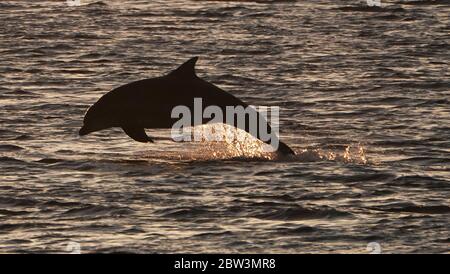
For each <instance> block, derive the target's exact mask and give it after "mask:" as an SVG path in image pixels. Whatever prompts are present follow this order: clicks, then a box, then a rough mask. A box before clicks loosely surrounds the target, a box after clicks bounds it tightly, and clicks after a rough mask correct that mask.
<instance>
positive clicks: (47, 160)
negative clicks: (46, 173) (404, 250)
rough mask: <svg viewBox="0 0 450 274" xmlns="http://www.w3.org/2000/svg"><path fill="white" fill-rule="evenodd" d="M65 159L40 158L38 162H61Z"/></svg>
mask: <svg viewBox="0 0 450 274" xmlns="http://www.w3.org/2000/svg"><path fill="white" fill-rule="evenodd" d="M63 161H64V160H62V159H54V158H43V159H40V160H38V161H36V162H38V163H43V164H55V163H59V162H63Z"/></svg>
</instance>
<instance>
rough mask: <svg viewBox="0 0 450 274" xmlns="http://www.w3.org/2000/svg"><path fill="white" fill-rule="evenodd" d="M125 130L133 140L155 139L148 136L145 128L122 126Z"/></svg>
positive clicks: (143, 141) (146, 141) (144, 141)
mask: <svg viewBox="0 0 450 274" xmlns="http://www.w3.org/2000/svg"><path fill="white" fill-rule="evenodd" d="M122 129H123V131H124V132H125V133H126V134H127V135H128V136H129V137H130V138H131V139H133V140H135V141H138V142H141V143H148V142H151V143H153V140H152V139H151V138H150V137H148V136H147V134H146V133H145V130H144V128H139V127H122Z"/></svg>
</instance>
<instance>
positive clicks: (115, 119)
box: [79, 57, 295, 155]
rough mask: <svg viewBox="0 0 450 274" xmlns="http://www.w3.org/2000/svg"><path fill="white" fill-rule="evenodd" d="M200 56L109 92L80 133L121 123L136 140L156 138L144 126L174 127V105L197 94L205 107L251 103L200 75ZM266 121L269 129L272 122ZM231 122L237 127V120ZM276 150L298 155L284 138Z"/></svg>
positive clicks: (190, 100) (191, 102)
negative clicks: (154, 76) (243, 100)
mask: <svg viewBox="0 0 450 274" xmlns="http://www.w3.org/2000/svg"><path fill="white" fill-rule="evenodd" d="M197 60H198V57H194V58H191V59H190V60H188V61H187V62H185V63H184V64H182V65H181V66H180V67H179V68H177V69H176V70H174V71H172V72H170V73H169V74H167V75H165V76H162V77H156V78H151V79H145V80H140V81H136V82H132V83H129V84H126V85H123V86H121V87H118V88H116V89H113V90H112V91H110V92H108V93H106V94H105V95H103V96H102V97H101V98H100V99H99V100H98V101H97V102H96V103H95V104H94V105H92V106H91V107H90V108H89V109H88V111H87V112H86V115H85V117H84V124H83V127H82V128H81V129H80V131H79V135H80V136H84V135H87V134H89V133H92V132H95V131H99V130H103V129H107V128H111V127H121V128H122V129H123V131H124V132H125V133H126V134H127V135H128V136H129V137H130V138H132V139H133V140H135V141H138V142H143V143H146V142H153V140H152V139H151V138H150V137H149V136H147V134H146V133H145V129H146V128H152V129H156V128H171V127H172V126H173V125H174V123H175V122H176V120H177V119H175V118H172V117H171V112H172V110H173V108H174V107H176V106H180V105H184V106H187V107H188V108H189V109H191V110H192V109H193V107H194V98H202V101H203V105H204V106H205V107H207V106H218V107H220V108H221V109H222V111H223V113H226V107H227V106H234V107H236V106H242V107H244V108H246V107H247V106H248V105H247V104H246V103H244V102H242V101H241V100H239V99H238V98H236V97H234V96H233V95H231V94H230V93H228V92H226V91H224V90H222V89H220V88H218V87H217V86H215V85H213V84H211V83H209V82H207V81H205V80H203V79H200V78H199V77H198V76H197V75H196V73H195V64H196V62H197ZM258 119H261V115H258ZM262 119H264V118H262ZM209 120H211V119H205V118H203V121H202V124H206V123H207V122H208V121H209ZM265 123H266V125H267V129H268V130H269V131H268V132H270V131H271V128H270V126H269V125H268V123H267V122H265ZM245 124H246V125H245V128H242V129H243V130H245V131H247V132H248V133H250V134H252V132H251V131H250V130H249V125H248V124H249V121H248V119H246V123H245ZM258 124H259V121H258ZM230 125H231V126H233V127H236V128H237V127H238V126H237V125H236V122H235V123H233V124H230ZM252 135H253V136H254V137H256V138H257V139H260V140H262V141H263V142H264V143H267V144H270V140H269V141H267V140H263V139H262V138H261V137H260V134H259V130H258V134H252ZM275 138H278V137H277V136H275ZM278 141H279V140H278ZM277 152H280V153H282V154H290V155H295V152H294V151H293V150H292V149H291V148H290V147H289V146H287V145H286V144H285V143H283V142H281V141H279V142H278V148H277Z"/></svg>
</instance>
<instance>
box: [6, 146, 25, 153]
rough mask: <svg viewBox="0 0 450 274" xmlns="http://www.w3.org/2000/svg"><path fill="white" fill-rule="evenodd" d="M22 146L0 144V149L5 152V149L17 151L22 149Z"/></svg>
mask: <svg viewBox="0 0 450 274" xmlns="http://www.w3.org/2000/svg"><path fill="white" fill-rule="evenodd" d="M23 149H24V148H23V147H20V146H16V145H0V151H2V152H5V151H18V150H23Z"/></svg>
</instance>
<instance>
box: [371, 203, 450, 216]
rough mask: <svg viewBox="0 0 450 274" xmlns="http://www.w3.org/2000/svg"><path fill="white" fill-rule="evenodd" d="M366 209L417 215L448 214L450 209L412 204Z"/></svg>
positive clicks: (447, 207) (440, 206)
mask: <svg viewBox="0 0 450 274" xmlns="http://www.w3.org/2000/svg"><path fill="white" fill-rule="evenodd" d="M368 209H371V210H377V211H386V212H406V213H419V214H449V213H450V207H449V206H446V205H434V206H425V205H416V204H413V203H406V204H402V203H399V204H392V205H387V206H383V207H369V208H368Z"/></svg>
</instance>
